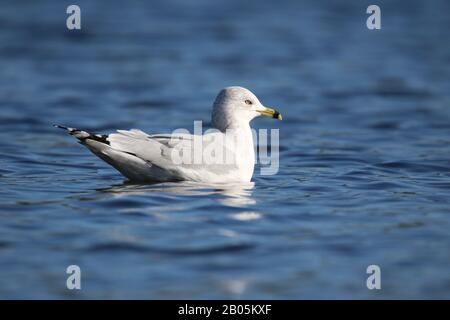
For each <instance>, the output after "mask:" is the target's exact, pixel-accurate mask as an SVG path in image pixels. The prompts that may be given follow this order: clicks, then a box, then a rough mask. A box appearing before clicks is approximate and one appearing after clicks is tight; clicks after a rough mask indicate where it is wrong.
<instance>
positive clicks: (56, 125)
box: [53, 124, 69, 130]
mask: <svg viewBox="0 0 450 320" xmlns="http://www.w3.org/2000/svg"><path fill="white" fill-rule="evenodd" d="M53 126H54V127H55V128H59V129H64V130H69V128H68V127H64V126H60V125H59V124H54V125H53Z"/></svg>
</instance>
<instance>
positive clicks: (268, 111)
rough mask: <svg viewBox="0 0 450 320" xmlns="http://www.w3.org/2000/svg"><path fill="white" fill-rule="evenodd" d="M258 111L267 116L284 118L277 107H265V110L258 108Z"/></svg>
mask: <svg viewBox="0 0 450 320" xmlns="http://www.w3.org/2000/svg"><path fill="white" fill-rule="evenodd" d="M257 111H258V112H259V113H261V115H263V116H265V117H270V118H274V119H278V120H283V117H282V116H281V114H280V113H279V112H278V111H277V110H275V109H271V108H265V109H264V110H257Z"/></svg>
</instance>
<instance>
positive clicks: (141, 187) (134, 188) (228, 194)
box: [97, 182, 256, 207]
mask: <svg viewBox="0 0 450 320" xmlns="http://www.w3.org/2000/svg"><path fill="white" fill-rule="evenodd" d="M254 186H255V184H254V182H248V183H239V184H203V183H196V182H166V183H154V184H136V183H131V182H125V183H123V184H120V185H114V186H111V187H108V188H102V189H98V190H97V191H99V192H105V193H111V194H113V195H114V197H117V198H120V197H126V196H130V195H133V196H134V195H138V196H145V195H147V194H150V193H169V194H176V195H181V196H212V195H219V197H218V198H216V199H215V200H217V201H218V202H219V203H221V204H223V205H225V206H230V207H247V206H251V205H254V204H256V201H255V199H253V198H252V192H253V188H254Z"/></svg>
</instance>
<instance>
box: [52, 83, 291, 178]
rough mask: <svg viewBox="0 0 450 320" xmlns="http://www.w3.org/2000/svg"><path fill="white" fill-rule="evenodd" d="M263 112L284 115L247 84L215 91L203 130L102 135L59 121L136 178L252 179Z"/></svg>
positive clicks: (85, 143) (273, 115) (82, 140)
mask: <svg viewBox="0 0 450 320" xmlns="http://www.w3.org/2000/svg"><path fill="white" fill-rule="evenodd" d="M258 116H266V117H270V118H274V119H278V120H282V117H281V114H280V113H279V112H278V111H276V110H275V109H272V108H268V107H265V106H263V105H262V104H261V102H260V101H259V100H258V98H257V97H256V96H255V95H254V94H253V93H252V92H251V91H250V90H248V89H245V88H243V87H237V86H233V87H227V88H224V89H222V90H221V91H220V92H219V94H218V95H217V97H216V100H215V101H214V104H213V110H212V117H211V119H212V122H211V124H212V127H213V129H211V130H208V132H205V133H204V134H201V135H192V134H189V132H187V130H185V131H183V132H178V130H177V132H173V133H172V134H148V133H145V132H143V131H141V130H138V129H131V130H117V132H115V133H112V134H108V135H100V134H94V133H89V132H87V131H84V130H79V129H75V128H69V127H66V126H61V125H55V127H57V128H61V129H64V130H67V132H68V133H69V134H70V135H72V136H74V137H75V138H77V139H78V140H79V142H80V143H81V144H82V145H84V146H85V147H87V148H88V149H89V150H90V151H91V152H92V153H94V154H95V155H96V156H98V157H99V158H100V159H102V160H103V161H105V162H106V163H108V164H109V165H111V166H112V167H114V168H115V169H117V170H118V171H119V172H120V173H121V174H122V175H123V176H125V177H126V178H128V179H129V180H130V181H134V182H169V181H194V182H201V183H214V184H216V183H219V184H221V183H247V182H250V181H251V179H252V176H253V171H254V166H255V149H254V144H253V134H252V130H251V128H250V121H252V120H253V119H254V118H256V117H258Z"/></svg>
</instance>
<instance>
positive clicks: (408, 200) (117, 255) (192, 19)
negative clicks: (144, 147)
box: [0, 0, 450, 299]
mask: <svg viewBox="0 0 450 320" xmlns="http://www.w3.org/2000/svg"><path fill="white" fill-rule="evenodd" d="M77 3H78V4H79V5H80V7H81V10H82V30H81V31H76V32H69V31H67V30H66V29H65V18H66V14H65V9H66V7H65V5H66V4H65V3H63V2H60V1H39V2H37V1H33V2H31V1H29V2H28V1H27V2H25V1H24V2H22V1H4V2H3V3H2V9H1V10H0V70H1V72H0V108H1V113H0V150H1V151H0V164H1V166H0V199H1V201H0V274H1V277H0V297H1V298H41V299H42V298H145V299H147V298H149V299H152V298H288V299H297V298H376V299H378V298H450V272H449V270H450V254H449V252H450V236H449V224H450V210H449V208H450V197H449V194H450V109H449V108H450V45H449V43H450V42H449V41H447V40H448V30H449V27H450V15H448V12H449V11H450V6H449V3H448V2H446V1H434V2H425V1H409V2H408V6H403V5H401V3H400V2H392V1H379V5H380V6H381V8H382V19H383V20H382V29H381V30H379V31H369V30H367V28H366V26H365V19H366V17H367V15H366V14H365V9H366V8H367V5H369V4H370V3H365V2H364V1H331V0H330V1H306V2H301V1H282V2H279V1H277V2H265V1H264V2H263V1H249V2H245V3H241V1H237V0H236V1H226V2H223V3H222V4H219V3H213V2H212V1H206V0H199V1H181V0H180V1H161V2H157V1H151V2H144V1H132V0H130V1H126V3H125V2H123V3H121V4H120V3H119V2H117V3H116V2H106V1H77ZM228 85H242V86H245V87H248V88H249V89H251V90H252V91H254V92H255V93H256V94H257V95H258V96H259V97H260V99H261V101H262V102H263V103H264V104H266V105H274V106H277V107H278V108H279V109H280V110H281V111H282V113H283V116H284V119H285V120H284V121H283V122H275V121H270V120H267V119H258V120H256V121H255V122H254V125H255V127H257V128H280V144H281V146H280V170H279V173H278V174H277V175H275V176H269V177H265V176H261V175H260V174H259V167H257V170H256V171H255V176H254V178H253V182H252V184H250V185H243V186H223V187H220V186H205V185H198V184H193V183H164V184H153V185H133V184H130V183H127V182H126V181H124V179H123V178H122V177H121V176H120V175H119V174H118V173H117V172H116V171H114V170H113V169H112V168H110V167H109V166H107V165H106V164H104V163H103V162H101V161H100V160H98V159H97V158H95V157H94V156H93V155H91V154H90V153H89V152H88V151H87V150H86V149H84V148H83V147H82V146H80V145H78V144H77V143H76V142H75V141H74V140H73V139H72V138H71V137H69V136H67V135H65V134H64V133H63V132H61V131H59V130H55V129H54V128H53V127H52V126H51V125H52V124H53V123H61V124H66V125H69V126H74V127H81V128H85V129H89V130H94V131H97V132H101V133H107V132H110V131H112V130H114V129H118V128H122V129H129V128H140V129H143V130H145V131H148V132H153V133H157V132H170V131H171V130H173V129H176V128H180V127H185V128H187V129H189V130H192V127H193V120H204V121H205V122H208V121H209V112H210V107H211V103H212V101H213V99H214V97H215V95H216V93H217V92H218V91H219V90H220V89H221V88H222V87H225V86H228ZM70 264H76V265H79V266H80V267H81V270H82V290H81V291H69V290H67V289H66V287H65V283H66V277H67V275H66V273H65V270H66V267H67V266H68V265H70ZM371 264H376V265H379V266H380V267H381V270H382V290H379V291H376V290H374V291H370V290H368V289H367V288H366V277H367V274H366V268H367V266H368V265H371Z"/></svg>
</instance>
